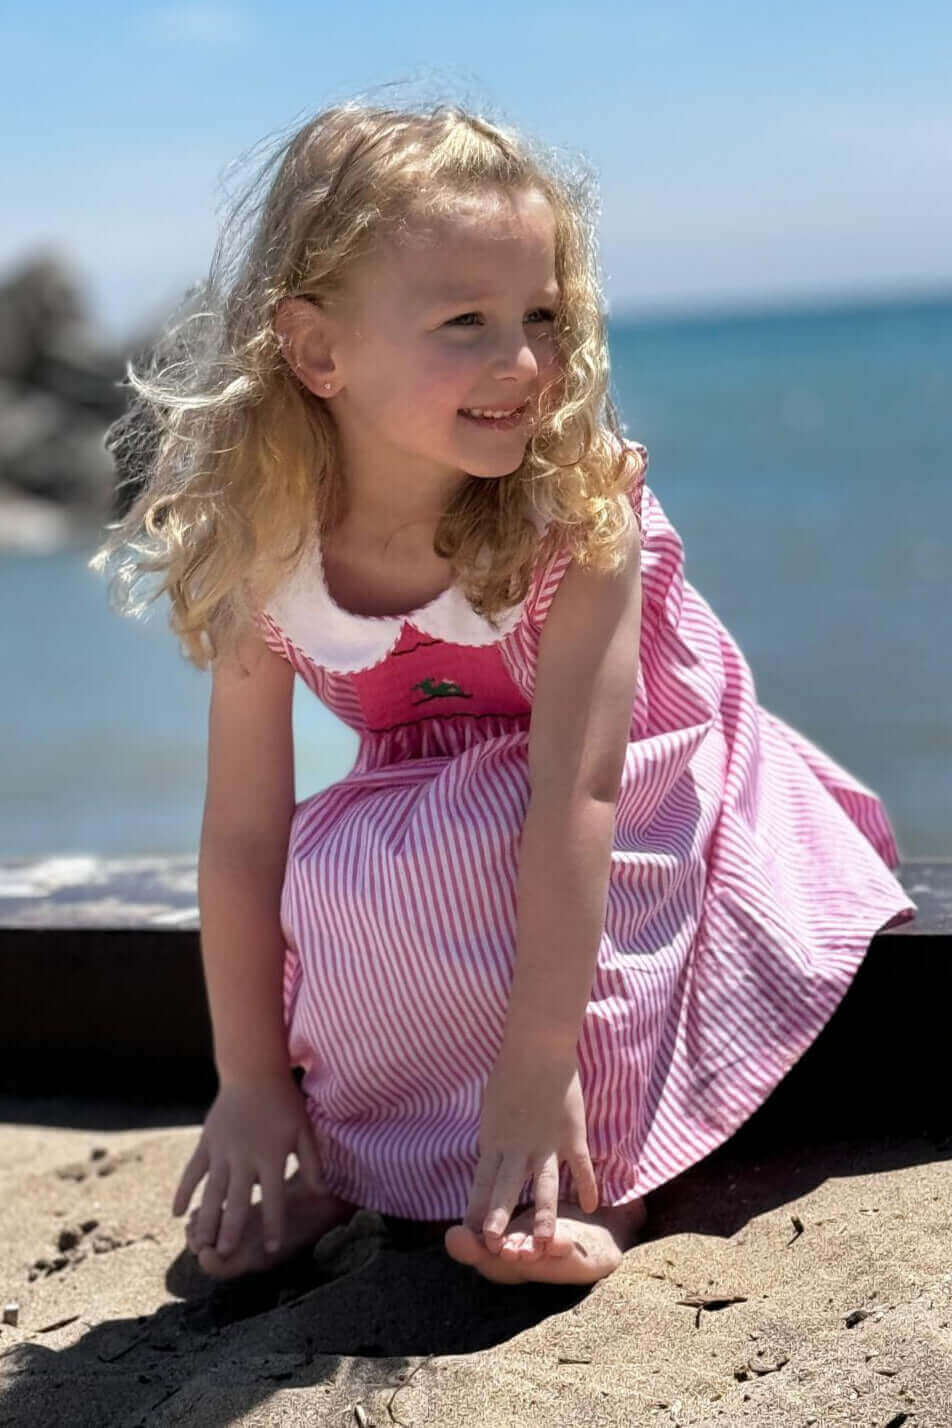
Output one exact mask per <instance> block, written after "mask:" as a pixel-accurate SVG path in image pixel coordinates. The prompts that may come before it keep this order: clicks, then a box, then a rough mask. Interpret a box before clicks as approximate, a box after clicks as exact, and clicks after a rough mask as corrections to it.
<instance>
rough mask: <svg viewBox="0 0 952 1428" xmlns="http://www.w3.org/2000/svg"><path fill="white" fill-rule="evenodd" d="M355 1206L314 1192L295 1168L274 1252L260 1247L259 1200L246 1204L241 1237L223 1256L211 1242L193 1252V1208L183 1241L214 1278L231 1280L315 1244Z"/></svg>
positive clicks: (287, 1185)
mask: <svg viewBox="0 0 952 1428" xmlns="http://www.w3.org/2000/svg"><path fill="white" fill-rule="evenodd" d="M359 1208H360V1207H359V1206H358V1205H353V1204H351V1203H350V1201H349V1200H341V1199H340V1198H339V1197H338V1196H337V1195H331V1194H330V1192H328V1193H327V1194H325V1195H317V1194H315V1193H314V1191H313V1190H310V1189H308V1187H307V1186H306V1185H305V1184H304V1182H303V1181H302V1180H301V1175H300V1172H299V1171H295V1172H294V1174H293V1175H291V1176H290V1177H289V1178H288V1180H286V1181H285V1186H284V1234H283V1236H282V1239H281V1246H280V1248H279V1249H278V1250H276V1251H275V1252H274V1254H269V1253H268V1251H267V1250H266V1249H265V1247H264V1226H263V1224H262V1219H261V1203H260V1201H258V1202H257V1203H255V1204H252V1205H250V1206H249V1209H248V1218H247V1219H246V1220H245V1225H244V1229H243V1230H242V1234H241V1239H240V1240H239V1242H238V1244H237V1245H236V1246H235V1248H234V1249H233V1250H230V1251H229V1252H228V1254H227V1255H222V1254H219V1253H218V1251H217V1250H216V1249H214V1248H213V1247H212V1246H211V1245H204V1246H203V1247H202V1248H201V1249H200V1250H198V1251H196V1249H195V1240H194V1236H195V1226H196V1222H197V1220H198V1210H197V1209H196V1210H193V1211H192V1214H191V1216H190V1217H189V1221H188V1224H187V1225H186V1227H185V1242H186V1244H187V1245H188V1247H189V1249H190V1250H191V1251H192V1253H193V1254H195V1255H196V1257H197V1259H198V1263H199V1265H200V1266H201V1268H202V1269H203V1270H204V1271H205V1273H206V1274H210V1275H213V1276H214V1278H215V1279H235V1278H237V1276H238V1275H240V1274H256V1273H260V1272H261V1271H262V1270H266V1269H273V1268H274V1267H275V1265H278V1264H282V1263H283V1262H284V1261H285V1260H287V1259H290V1258H291V1257H292V1256H293V1255H295V1254H297V1253H298V1251H299V1250H302V1249H304V1248H305V1247H306V1246H307V1245H313V1244H316V1243H317V1241H318V1240H319V1239H320V1238H321V1236H322V1235H324V1234H326V1233H327V1231H328V1230H331V1229H333V1228H334V1226H335V1225H341V1224H344V1223H346V1221H348V1220H349V1219H350V1218H351V1216H352V1215H353V1214H354V1212H355V1211H356V1210H358V1209H359Z"/></svg>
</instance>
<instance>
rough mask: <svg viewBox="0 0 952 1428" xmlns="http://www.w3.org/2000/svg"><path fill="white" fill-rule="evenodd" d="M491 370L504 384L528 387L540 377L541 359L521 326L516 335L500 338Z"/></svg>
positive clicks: (505, 335) (506, 335)
mask: <svg viewBox="0 0 952 1428" xmlns="http://www.w3.org/2000/svg"><path fill="white" fill-rule="evenodd" d="M491 368H492V373H493V376H494V377H495V378H497V379H499V380H501V381H504V382H505V381H510V382H519V383H521V384H522V386H526V385H527V384H528V383H530V382H533V381H535V379H536V377H538V375H539V359H538V358H537V356H536V354H535V352H534V351H533V350H532V343H531V342H530V341H529V339H528V338H527V336H526V333H525V329H524V328H523V327H521V326H520V327H519V329H518V331H517V332H516V333H515V334H514V335H510V334H504V335H501V336H500V339H499V345H498V347H497V350H496V352H495V353H494V355H493V359H492V363H491Z"/></svg>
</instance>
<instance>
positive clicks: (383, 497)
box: [338, 422, 470, 555]
mask: <svg viewBox="0 0 952 1428" xmlns="http://www.w3.org/2000/svg"><path fill="white" fill-rule="evenodd" d="M343 426H344V424H343V423H340V422H339V423H338V432H339V436H340V448H339V449H340V458H341V470H342V474H343V479H344V490H345V496H344V503H343V510H344V514H343V517H342V520H341V523H340V526H341V529H342V530H343V531H345V532H346V534H347V536H348V538H349V539H353V540H354V541H360V542H362V543H363V544H364V546H365V547H366V545H368V544H369V545H372V546H374V547H379V548H382V547H387V546H390V545H391V544H393V543H394V542H396V543H397V544H398V545H399V546H400V547H402V548H403V550H404V553H406V554H408V555H409V554H412V552H413V551H415V550H430V549H431V548H432V545H433V537H434V535H435V533H436V528H437V526H438V525H439V522H440V518H441V516H442V515H443V514H444V512H445V511H446V510H447V509H448V507H449V506H450V505H451V504H452V502H453V499H454V498H455V496H456V495H457V494H458V492H459V491H460V490H461V489H462V488H463V486H465V484H466V482H467V481H468V480H469V479H470V478H469V476H468V475H467V473H466V472H465V471H460V470H459V469H458V468H456V467H451V466H445V465H441V464H439V463H435V462H432V461H428V460H426V458H424V457H415V456H414V455H412V454H410V455H408V453H407V452H405V451H400V450H397V449H395V448H393V447H391V446H389V445H388V444H387V443H386V442H385V441H382V440H380V438H379V436H377V435H376V434H374V433H371V434H370V435H371V439H370V440H367V434H366V433H361V434H360V435H358V436H357V437H356V440H355V439H354V435H353V433H351V432H349V431H346V430H343V429H342V427H343Z"/></svg>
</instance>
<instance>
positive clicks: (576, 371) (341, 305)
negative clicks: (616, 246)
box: [93, 104, 916, 1283]
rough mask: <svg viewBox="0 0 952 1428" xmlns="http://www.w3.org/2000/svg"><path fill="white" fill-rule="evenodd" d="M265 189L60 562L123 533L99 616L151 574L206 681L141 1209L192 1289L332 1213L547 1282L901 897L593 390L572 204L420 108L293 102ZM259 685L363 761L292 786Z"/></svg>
mask: <svg viewBox="0 0 952 1428" xmlns="http://www.w3.org/2000/svg"><path fill="white" fill-rule="evenodd" d="M267 168H268V166H266V170H265V172H267ZM274 169H275V172H274V173H273V176H271V177H270V178H269V180H268V183H267V187H266V191H265V192H264V194H263V200H262V202H261V203H260V204H259V205H258V208H257V210H255V211H254V212H253V214H252V217H253V222H252V224H251V227H250V232H249V234H248V241H247V243H246V244H245V246H244V247H243V248H241V249H240V250H239V251H238V253H237V256H236V261H235V262H234V263H233V264H232V265H231V267H229V266H228V263H227V261H226V259H225V257H224V249H223V246H222V244H220V245H219V249H218V250H217V252H216V259H215V261H214V262H213V265H212V270H211V273H210V275H209V280H208V282H207V284H206V285H205V286H204V288H203V291H202V293H201V299H202V307H201V309H200V310H198V311H192V312H189V314H188V316H187V317H185V318H184V319H183V320H182V321H181V322H178V323H177V324H176V323H173V324H170V327H169V329H168V331H167V332H166V335H165V341H164V344H162V345H161V346H160V348H159V349H158V350H157V353H156V357H155V360H154V362H153V364H152V367H151V370H150V371H149V372H148V374H146V375H143V374H142V373H138V374H137V373H134V372H132V371H131V370H130V373H129V375H130V379H131V381H132V383H133V385H134V387H135V389H136V392H137V394H138V397H137V405H136V407H135V408H134V409H133V413H132V416H131V417H130V418H127V419H126V420H125V421H124V423H123V424H120V427H119V428H118V429H117V430H114V431H113V433H112V434H111V437H110V439H109V444H110V446H111V448H112V449H113V450H114V452H115V453H116V456H117V460H119V463H120V466H123V465H124V464H125V465H126V466H130V465H131V468H132V469H133V470H134V469H135V468H136V464H137V460H138V464H139V466H140V467H141V466H142V465H144V466H145V467H146V477H147V479H146V481H145V484H144V486H143V488H142V489H141V490H140V491H139V493H138V495H137V497H136V499H135V501H134V503H133V504H132V506H131V508H130V509H129V511H128V513H127V514H126V516H125V517H124V518H123V519H122V520H121V521H119V522H117V523H116V524H115V525H114V526H113V527H112V528H111V529H112V531H113V532H114V534H113V535H111V536H110V538H109V540H108V542H107V543H106V545H104V546H103V549H102V550H101V551H100V552H99V554H98V555H97V557H96V559H95V561H94V562H93V564H94V566H95V568H97V569H102V568H104V566H105V564H106V563H107V561H108V559H109V558H110V557H111V555H112V554H113V553H114V552H115V551H117V550H119V549H120V548H125V549H126V550H127V551H131V552H132V554H131V555H130V554H127V555H126V557H125V560H124V563H122V565H121V566H120V570H119V573H118V577H117V580H116V581H115V582H114V584H118V586H119V587H121V589H122V592H123V593H122V599H123V603H124V604H125V606H126V608H132V609H133V610H135V609H141V608H142V605H141V604H139V605H138V606H134V605H133V603H132V586H133V585H134V584H135V582H136V581H137V580H138V579H139V577H140V576H141V575H144V574H146V573H154V572H158V574H159V575H160V577H161V579H160V585H159V588H158V590H156V591H155V592H154V593H153V595H152V596H151V597H150V598H155V596H156V595H157V594H161V593H163V592H165V593H167V594H168V596H169V598H170V606H171V624H172V627H173V629H174V630H175V632H176V634H177V635H178V637H179V639H180V641H181V643H182V645H183V648H184V650H185V652H186V653H187V655H188V656H189V658H191V659H192V661H193V662H194V663H195V664H196V665H198V666H199V667H201V668H206V667H208V666H209V665H210V667H211V670H212V690H211V709H210V720H209V750H208V784H207V793H206V800H205V811H204V820H203V824H202V834H201V849H200V855H199V901H200V910H201V930H202V935H201V941H202V955H203V963H204V970H205V978H206V984H207V990H208V999H209V1005H210V1010H211V1017H212V1025H213V1032H214V1054H215V1063H216V1067H217V1071H218V1074H219V1081H220V1086H219V1091H218V1094H217V1096H216V1099H215V1101H214V1103H213V1105H212V1107H211V1109H210V1111H209V1113H208V1117H207V1119H206V1122H205V1125H204V1128H203V1131H202V1134H201V1138H200V1141H199V1144H198V1147H197V1149H196V1150H195V1153H194V1154H193V1155H192V1157H191V1159H190V1160H189V1161H188V1163H187V1165H186V1166H185V1169H184V1172H183V1174H182V1177H181V1181H180V1183H179V1185H178V1188H177V1190H176V1192H175V1197H174V1202H173V1207H172V1208H173V1213H174V1214H176V1215H182V1214H184V1213H185V1211H186V1209H187V1208H188V1205H189V1203H190V1199H191V1196H192V1194H193V1192H194V1191H195V1190H196V1189H197V1187H198V1186H199V1184H200V1182H201V1181H202V1180H203V1179H204V1181H205V1185H204V1191H203V1195H202V1199H201V1203H200V1206H199V1207H198V1208H197V1210H196V1211H195V1213H194V1214H193V1216H192V1218H191V1220H190V1222H189V1225H188V1229H187V1231H186V1239H187V1243H188V1245H189V1246H190V1248H191V1249H192V1250H193V1251H194V1252H195V1253H196V1254H197V1256H198V1259H199V1262H200V1264H201V1266H202V1268H203V1269H204V1270H206V1271H207V1272H208V1273H209V1274H211V1275H217V1276H233V1275H236V1274H241V1273H247V1272H249V1271H255V1270H261V1269H263V1268H265V1267H268V1266H270V1265H273V1264H275V1263H276V1262H277V1261H279V1260H280V1259H281V1258H282V1257H285V1256H288V1255H290V1254H292V1253H295V1252H296V1251H299V1250H301V1249H302V1247H304V1246H306V1245H309V1244H313V1243H314V1242H315V1241H316V1240H318V1239H319V1238H320V1236H321V1235H322V1234H324V1233H325V1232H326V1231H327V1230H328V1229H329V1228H330V1227H331V1226H333V1225H335V1224H337V1223H339V1222H341V1221H342V1220H345V1219H347V1218H348V1217H350V1216H351V1215H352V1214H353V1213H354V1211H355V1210H356V1209H357V1208H358V1207H366V1208H369V1209H374V1210H378V1211H381V1212H383V1213H385V1214H389V1215H393V1216H398V1217H406V1218H410V1219H414V1220H442V1221H446V1220H450V1221H460V1223H457V1224H452V1225H451V1226H450V1227H449V1228H448V1229H447V1230H446V1234H445V1245H446V1249H447V1251H448V1253H449V1254H450V1255H451V1256H452V1257H453V1258H454V1259H456V1260H459V1261H461V1262H463V1263H465V1264H468V1265H471V1266H473V1267H474V1268H475V1269H476V1270H477V1271H478V1272H479V1273H481V1274H484V1275H487V1276H489V1277H490V1278H493V1279H497V1280H502V1281H516V1280H525V1279H538V1280H548V1281H572V1282H576V1283H586V1282H589V1281H592V1280H595V1279H598V1278H601V1277H603V1276H605V1275H607V1274H609V1273H610V1272H611V1271H612V1270H613V1269H615V1268H616V1267H617V1265H618V1263H619V1261H620V1259H621V1256H622V1253H623V1252H624V1250H625V1249H626V1248H627V1247H628V1246H630V1245H631V1244H632V1243H633V1242H634V1240H635V1238H636V1236H637V1234H638V1231H639V1230H640V1229H641V1227H642V1226H643V1224H644V1222H645V1218H646V1215H645V1204H644V1199H645V1196H646V1194H647V1193H648V1192H649V1191H651V1190H652V1189H654V1188H655V1187H656V1186H658V1185H661V1184H663V1183H664V1182H665V1181H668V1180H671V1179H672V1178H673V1177H674V1176H676V1175H678V1174H679V1173H680V1172H681V1171H683V1170H685V1169H686V1168H687V1167H688V1166H690V1165H693V1164H694V1163H695V1162H697V1161H698V1160H700V1159H702V1158H703V1157H704V1156H706V1155H708V1154H709V1153H710V1152H711V1151H713V1150H714V1149H715V1147H717V1146H719V1145H721V1144H722V1143H723V1142H724V1141H726V1140H727V1139H728V1138H729V1137H730V1136H731V1135H732V1133H733V1132H734V1131H735V1130H736V1129H737V1128H738V1127H739V1126H740V1125H741V1124H742V1122H743V1121H745V1120H746V1119H747V1118H748V1117H749V1116H750V1115H751V1113H752V1112H753V1111H754V1110H755V1109H756V1108H757V1107H758V1106H759V1105H760V1104H761V1103H762V1102H763V1101H764V1100H765V1099H766V1098H767V1096H768V1095H769V1094H770V1092H771V1091H772V1090H773V1088H774V1087H775V1086H776V1085H777V1083H778V1082H779V1081H780V1080H781V1079H782V1077H783V1076H784V1075H785V1074H786V1073H787V1072H788V1071H789V1070H790V1068H791V1067H792V1066H793V1064H794V1063H795V1062H796V1061H797V1059H798V1058H799V1057H800V1056H801V1055H802V1054H803V1052H804V1051H805V1050H806V1049H807V1047H808V1046H809V1045H810V1043H811V1042H812V1041H813V1040H814V1039H815V1037H816V1036H817V1034H818V1033H819V1032H820V1030H821V1029H822V1027H823V1026H824V1024H825V1023H826V1022H827V1021H828V1020H829V1018H830V1016H831V1015H832V1013H833V1011H834V1010H835V1008H836V1006H837V1004H838V1003H839V1002H840V1000H841V999H842V997H843V995H844V993H845V992H846V990H847V988H848V987H849V985H850V981H851V979H852V978H853V976H854V975H855V973H856V971H857V969H858V967H859V965H860V963H861V962H862V960H863V957H864V955H865V953H866V950H867V948H868V946H869V943H870V940H871V939H872V937H873V935H874V934H875V933H876V932H877V931H878V930H879V929H880V928H882V927H884V926H889V925H892V924H893V923H898V922H905V921H907V920H908V919H910V918H912V917H914V915H915V912H916V907H915V905H914V904H913V903H911V902H910V901H909V899H908V897H907V896H906V893H905V892H904V890H903V888H902V887H901V885H900V884H899V882H898V881H897V880H896V878H895V877H894V876H893V872H892V871H891V870H893V869H895V868H896V866H897V864H898V861H899V859H898V855H897V849H896V844H895V840H894V836H893V832H892V829H891V827H890V823H889V821H888V818H887V815H886V812H885V810H884V808H883V805H882V803H881V801H880V800H879V799H878V798H877V796H876V795H875V794H874V793H873V792H871V791H870V790H869V789H868V788H865V787H864V786H863V785H862V784H861V783H859V782H858V781H857V780H856V779H855V778H853V777H852V776H851V775H850V774H849V773H847V772H846V771H845V770H844V769H843V768H841V767H840V766H839V765H838V764H836V763H835V762H834V761H833V760H832V759H831V758H830V757H828V756H827V755H826V754H825V753H823V752H822V751H821V750H820V749H818V748H817V747H816V746H815V745H813V744H812V743H810V742H808V740H807V739H806V738H804V737H803V736H802V735H801V734H799V733H797V732H796V731H795V730H793V729H792V728H790V727H789V726H788V725H787V724H785V723H784V722H783V721H782V720H781V719H779V718H778V717H777V716H776V715H773V714H771V713H769V712H768V711H767V710H765V709H764V708H763V707H762V706H761V705H760V704H759V703H758V702H757V697H756V691H755V687H754V681H753V678H752V675H751V672H750V670H749V668H748V665H747V663H746V662H745V659H744V656H743V655H742V653H741V651H740V650H739V648H738V646H737V645H736V643H735V642H734V640H733V639H732V638H731V636H730V634H729V633H728V632H727V630H726V629H725V628H724V626H723V625H722V624H721V623H720V621H719V620H718V618H717V616H716V615H715V614H714V612H713V611H712V610H711V608H710V607H709V606H708V605H707V604H706V602H705V601H704V599H703V598H702V597H701V596H700V594H698V592H697V591H696V590H695V589H694V588H693V587H692V585H691V584H690V583H689V582H688V581H687V580H686V579H685V578H684V574H683V548H682V543H681V540H680V538H679V536H678V534H677V532H676V530H675V529H674V527H673V526H672V524H671V522H670V521H669V520H668V518H667V516H666V515H665V512H664V510H663V508H662V506H661V503H660V501H659V500H658V498H657V496H656V495H655V494H654V492H653V491H652V490H650V489H649V487H648V486H646V485H645V484H644V476H645V470H646V467H647V460H648V456H647V452H646V450H645V447H644V446H642V445H641V444H639V443H638V442H631V441H626V440H624V439H623V437H622V436H621V434H620V426H619V422H618V418H617V415H616V412H615V409H614V407H613V405H612V402H611V400H610V398H609V397H608V395H607V388H608V373H609V368H608V353H607V348H606V337H605V328H604V323H603V315H602V304H601V294H600V286H599V276H598V263H597V257H596V249H595V244H594V238H593V234H594V231H595V217H594V215H595V211H596V209H595V201H594V199H593V198H592V195H591V191H590V189H589V185H588V180H587V178H585V177H582V178H579V177H577V175H574V174H572V173H570V172H569V171H567V170H564V169H563V168H562V167H561V166H560V163H557V162H556V160H555V159H554V158H552V157H548V156H546V155H545V154H544V153H543V151H542V150H541V149H540V148H539V147H538V146H535V145H529V144H528V143H527V142H526V141H525V140H523V139H521V138H520V137H519V136H518V135H516V134H514V133H513V132H511V131H509V130H507V129H503V128H500V127H497V126H496V125H494V124H492V123H489V122H487V121H486V120H485V119H484V118H481V117H478V116H476V115H474V114H471V113H467V112H465V111H464V110H463V109H461V108H458V107H455V106H438V107H437V108H435V109H433V110H432V111H431V112H424V113H417V112H411V111H407V110H400V109H386V108H378V107H373V106H365V105H357V104H345V105H342V106H339V107H335V108H332V109H329V110H327V111H325V112H323V113H321V114H318V115H317V117H316V118H314V119H312V120H311V121H310V122H308V123H307V124H305V125H304V126H303V127H302V128H301V129H300V130H299V132H297V133H296V134H295V135H294V136H293V138H292V139H291V140H290V141H289V142H287V143H286V144H284V145H283V146H282V148H281V150H280V152H279V153H278V154H277V155H276V162H275V163H274ZM243 208H244V209H247V208H248V203H247V200H245V201H244V203H243V204H242V205H240V206H239V210H238V212H239V213H241V211H242V209H243ZM137 454H138V455H137ZM295 675H297V676H298V677H299V678H300V679H302V680H303V681H304V683H305V684H306V685H307V686H308V688H309V689H311V690H312V691H313V693H314V694H315V695H317V697H318V698H319V699H320V700H321V701H322V702H323V703H324V704H326V705H327V706H328V708H330V709H331V710H332V711H333V712H334V713H335V714H336V715H338V716H339V717H340V718H341V719H342V720H344V722H345V723H347V724H348V725H349V726H350V727H351V728H353V729H355V730H356V731H357V733H358V734H359V735H360V745H359V751H358V754H357V758H356V762H355V764H354V767H353V768H352V769H351V771H350V772H349V773H348V774H347V775H346V777H344V778H342V779H340V780H339V781H338V782H336V783H334V784H332V785H331V786H330V787H329V788H326V789H324V790H323V791H321V792H320V793H317V794H314V795H313V796H312V797H310V798H306V799H304V800H303V802H301V803H298V804H295V799H294V764H293V751H292V732H291V702H292V685H293V681H294V677H295ZM295 1067H300V1068H301V1069H302V1073H303V1074H302V1077H301V1079H300V1083H298V1080H297V1079H296V1078H295V1076H294V1075H293V1069H294V1068H295ZM289 1152H294V1153H295V1156H296V1159H297V1162H298V1166H297V1169H296V1171H295V1173H294V1174H293V1175H292V1176H291V1178H290V1179H288V1180H287V1181H286V1180H285V1167H286V1161H287V1157H288V1154H289ZM256 1182H257V1184H259V1185H260V1187H261V1198H260V1202H258V1203H255V1204H252V1203H251V1197H252V1191H253V1187H254V1185H255V1183H256Z"/></svg>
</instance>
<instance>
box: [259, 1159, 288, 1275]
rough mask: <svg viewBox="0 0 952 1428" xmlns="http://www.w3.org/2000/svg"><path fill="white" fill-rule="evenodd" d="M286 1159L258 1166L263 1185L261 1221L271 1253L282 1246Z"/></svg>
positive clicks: (267, 1246) (268, 1249)
mask: <svg viewBox="0 0 952 1428" xmlns="http://www.w3.org/2000/svg"><path fill="white" fill-rule="evenodd" d="M284 1163H285V1162H284V1160H281V1161H280V1162H278V1163H273V1164H270V1165H267V1166H264V1165H261V1166H259V1167H258V1181H259V1183H260V1185H261V1223H262V1226H263V1228H264V1247H265V1249H266V1250H267V1251H268V1253H269V1254H274V1253H275V1251H276V1250H277V1249H279V1248H280V1245H281V1240H282V1237H283V1235H284Z"/></svg>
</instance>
